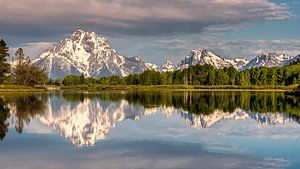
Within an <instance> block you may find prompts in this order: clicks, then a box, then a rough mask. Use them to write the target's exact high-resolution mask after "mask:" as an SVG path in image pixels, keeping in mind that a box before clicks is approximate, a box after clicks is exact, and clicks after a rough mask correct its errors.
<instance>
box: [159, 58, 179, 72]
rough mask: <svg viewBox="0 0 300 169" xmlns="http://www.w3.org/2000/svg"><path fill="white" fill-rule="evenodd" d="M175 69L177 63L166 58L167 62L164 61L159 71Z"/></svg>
mask: <svg viewBox="0 0 300 169" xmlns="http://www.w3.org/2000/svg"><path fill="white" fill-rule="evenodd" d="M174 70H175V65H174V63H173V62H171V61H169V60H166V62H165V63H163V64H162V65H161V66H160V67H159V71H160V72H173V71H174Z"/></svg>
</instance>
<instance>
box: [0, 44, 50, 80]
mask: <svg viewBox="0 0 300 169" xmlns="http://www.w3.org/2000/svg"><path fill="white" fill-rule="evenodd" d="M9 57H10V54H9V48H8V47H7V45H6V43H5V41H4V40H3V39H1V40H0V83H7V84H19V85H30V86H34V85H37V84H45V83H47V82H48V75H47V73H46V70H45V69H43V68H40V67H38V66H36V65H34V64H33V63H32V62H31V61H30V59H29V57H25V54H24V51H23V49H22V48H19V49H17V51H16V52H15V56H14V57H13V56H12V57H11V58H9ZM9 59H10V60H11V64H10V63H9V62H8V60H9Z"/></svg>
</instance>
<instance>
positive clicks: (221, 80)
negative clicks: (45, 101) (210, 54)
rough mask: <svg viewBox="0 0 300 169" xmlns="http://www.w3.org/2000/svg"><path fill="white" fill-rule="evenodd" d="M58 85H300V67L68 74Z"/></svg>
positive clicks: (196, 66) (197, 68)
mask: <svg viewBox="0 0 300 169" xmlns="http://www.w3.org/2000/svg"><path fill="white" fill-rule="evenodd" d="M53 83H55V84H57V85H61V84H62V85H65V86H75V85H92V84H99V85H145V86H149V85H204V86H213V85H238V86H250V85H272V86H275V85H279V86H288V85H292V84H300V66H299V65H290V66H285V67H272V68H267V67H259V68H251V69H247V70H244V71H238V70H236V69H235V68H234V67H229V68H223V69H215V68H214V67H213V66H212V65H207V64H206V65H195V66H191V67H189V68H186V69H183V70H176V71H174V72H158V71H154V70H147V71H145V72H143V73H141V74H130V75H128V76H126V77H119V76H111V77H101V78H92V77H88V78H85V77H84V76H83V75H81V76H75V75H70V76H66V77H65V78H64V79H63V80H60V79H57V80H56V81H54V82H53Z"/></svg>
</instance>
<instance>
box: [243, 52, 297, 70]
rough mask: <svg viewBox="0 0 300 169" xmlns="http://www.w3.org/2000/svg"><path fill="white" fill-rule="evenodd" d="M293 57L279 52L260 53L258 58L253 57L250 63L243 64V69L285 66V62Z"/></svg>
mask: <svg viewBox="0 0 300 169" xmlns="http://www.w3.org/2000/svg"><path fill="white" fill-rule="evenodd" d="M290 59H292V57H290V56H288V55H285V54H277V53H267V54H265V53H262V54H260V55H258V56H257V57H256V58H254V59H252V60H251V61H250V62H249V63H248V64H246V65H245V66H243V67H242V68H241V69H242V70H245V69H250V68H258V67H262V66H264V67H277V66H283V65H284V63H286V62H288V61H289V60H290Z"/></svg>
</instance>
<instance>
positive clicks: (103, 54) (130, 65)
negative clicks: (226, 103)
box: [33, 30, 153, 79]
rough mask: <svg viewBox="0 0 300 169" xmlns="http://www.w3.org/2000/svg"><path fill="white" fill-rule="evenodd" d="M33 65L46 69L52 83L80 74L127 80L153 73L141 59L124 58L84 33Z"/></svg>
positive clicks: (68, 39)
mask: <svg viewBox="0 0 300 169" xmlns="http://www.w3.org/2000/svg"><path fill="white" fill-rule="evenodd" d="M33 63H35V64H36V65H39V66H42V67H44V68H46V70H47V71H48V73H49V77H50V78H52V79H57V78H63V77H65V76H67V75H80V74H84V75H85V76H92V77H102V76H111V75H119V76H127V75H128V74H131V73H142V72H143V71H145V70H148V69H153V65H150V64H147V63H145V61H144V60H143V59H142V58H141V57H132V58H128V57H125V56H122V55H120V54H118V52H117V51H116V50H115V49H113V48H112V47H111V46H110V45H109V44H108V42H107V40H106V39H105V38H103V37H98V36H97V35H96V33H95V32H87V31H82V30H78V31H76V32H74V33H73V34H72V36H71V37H69V38H66V39H64V40H62V41H61V42H60V43H59V44H58V45H57V46H56V47H54V48H53V49H51V50H49V51H46V52H44V53H42V54H41V55H40V56H38V58H37V59H35V60H34V61H33Z"/></svg>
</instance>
